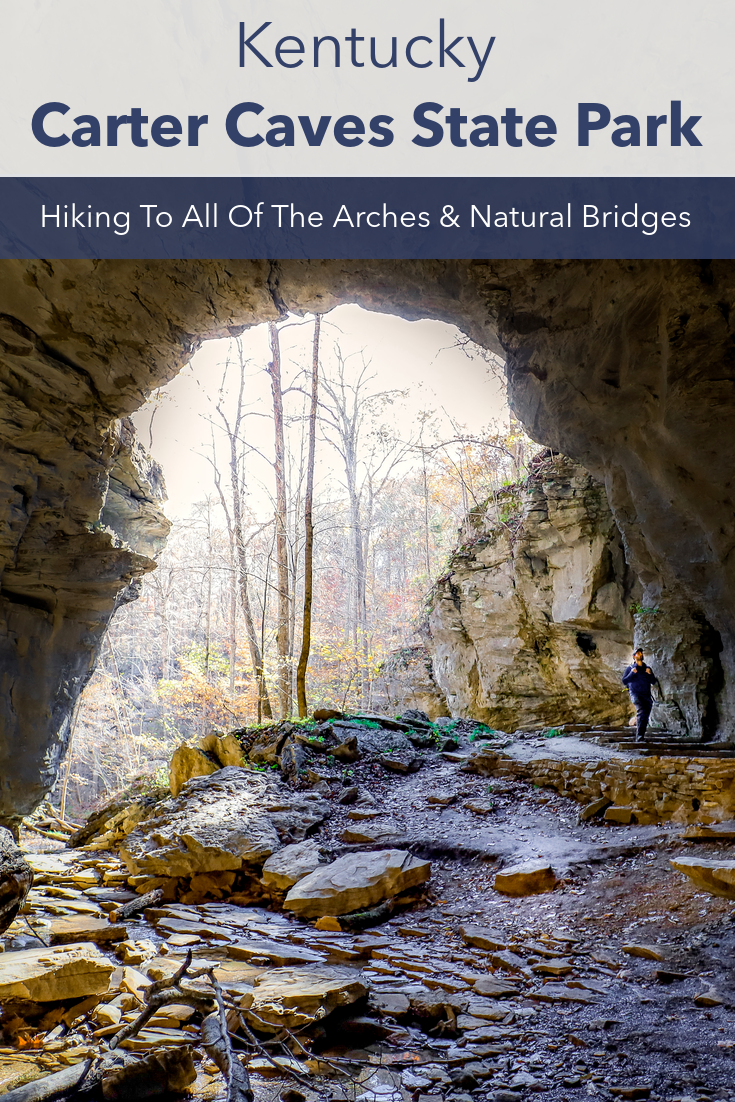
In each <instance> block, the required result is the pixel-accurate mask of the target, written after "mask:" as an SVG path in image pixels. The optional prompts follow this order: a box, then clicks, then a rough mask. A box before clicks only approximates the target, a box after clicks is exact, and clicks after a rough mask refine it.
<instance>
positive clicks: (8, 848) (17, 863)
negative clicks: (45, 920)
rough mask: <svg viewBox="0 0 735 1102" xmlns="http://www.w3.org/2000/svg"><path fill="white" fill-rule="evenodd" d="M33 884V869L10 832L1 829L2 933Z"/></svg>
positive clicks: (0, 900)
mask: <svg viewBox="0 0 735 1102" xmlns="http://www.w3.org/2000/svg"><path fill="white" fill-rule="evenodd" d="M32 884H33V869H32V868H31V866H30V865H29V864H28V862H27V861H26V859H25V858H24V856H23V854H22V853H21V852H20V850H19V849H18V847H17V846H16V844H15V842H14V841H13V836H12V834H11V833H10V831H9V830H5V828H4V827H0V933H2V932H3V930H7V928H8V926H10V924H11V922H12V921H13V919H14V918H15V916H16V915H17V914H18V911H19V910H20V908H21V907H22V906H23V903H24V902H25V898H26V896H27V895H28V892H29V891H30V890H31V886H32Z"/></svg>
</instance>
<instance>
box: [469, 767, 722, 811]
mask: <svg viewBox="0 0 735 1102" xmlns="http://www.w3.org/2000/svg"><path fill="white" fill-rule="evenodd" d="M463 768H464V769H466V770H467V772H469V773H480V774H482V775H483V776H487V777H517V778H518V779H520V780H527V781H529V782H530V783H532V784H535V785H539V786H541V787H547V788H555V789H556V791H557V792H559V793H560V794H561V795H563V796H570V797H571V798H572V799H575V800H578V801H579V802H580V803H583V804H589V803H592V801H593V800H598V799H600V798H601V797H604V798H606V799H608V800H610V802H611V803H613V804H617V805H619V806H621V807H626V808H630V809H631V811H632V812H633V814H634V815H635V819H636V821H637V822H639V823H657V822H662V821H668V820H672V821H673V822H676V823H720V822H727V821H728V820H730V819H732V818H733V817H735V761H733V760H732V759H731V758H685V757H681V758H668V757H667V758H659V757H649V758H640V757H636V758H629V759H626V758H623V757H610V758H607V759H604V758H603V759H601V758H600V757H599V755H595V756H592V755H590V758H589V759H584V758H578V759H576V760H575V759H573V758H562V757H552V756H548V757H544V755H543V754H539V756H538V757H534V758H530V759H528V760H526V761H519V760H517V759H516V758H513V757H511V756H510V755H508V754H503V753H502V752H500V753H499V752H497V751H495V750H491V749H489V748H486V749H482V750H478V751H476V752H475V753H474V754H472V756H471V758H470V759H469V761H468V762H467V765H466V766H463Z"/></svg>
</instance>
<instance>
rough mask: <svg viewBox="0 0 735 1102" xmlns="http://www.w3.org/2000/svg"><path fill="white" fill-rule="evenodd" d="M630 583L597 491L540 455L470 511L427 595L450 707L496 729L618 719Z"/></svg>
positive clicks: (581, 474)
mask: <svg viewBox="0 0 735 1102" xmlns="http://www.w3.org/2000/svg"><path fill="white" fill-rule="evenodd" d="M637 590H638V585H637V580H636V579H635V577H634V576H633V574H632V572H631V571H630V569H629V568H628V566H627V564H626V562H625V557H624V554H623V547H622V540H621V538H620V533H619V532H618V530H617V527H616V525H615V521H614V520H613V517H612V514H611V512H610V509H609V508H608V504H607V499H606V497H605V490H604V487H603V486H602V485H601V483H599V482H597V481H596V479H594V478H592V477H591V476H590V475H589V474H588V473H587V472H586V471H585V470H584V469H583V468H582V467H580V466H578V465H577V464H575V463H573V462H572V461H571V460H569V459H566V458H565V457H563V456H550V455H549V454H548V453H541V455H539V456H538V457H537V459H536V460H535V461H534V463H533V466H532V473H531V476H530V478H529V479H528V480H527V482H525V483H523V484H521V485H519V486H515V487H511V488H509V489H507V490H505V491H504V492H503V493H502V494H501V495H499V497H498V498H493V499H491V500H490V501H488V502H487V503H486V504H485V505H484V506H482V507H481V508H479V509H476V510H474V511H473V512H472V513H471V514H470V516H469V517H468V518H467V520H466V522H465V524H464V526H463V528H462V529H461V530H460V543H459V547H458V548H457V549H456V550H455V551H454V553H453V555H452V556H451V558H450V562H449V566H448V569H447V572H446V574H444V575H443V576H442V578H440V579H439V581H438V583H437V585H436V586H435V589H434V591H433V594H432V598H431V603H430V609H429V614H428V617H427V622H426V628H425V631H426V639H427V648H428V649H429V650H430V652H431V655H432V659H433V668H434V675H435V677H436V679H437V681H438V683H439V685H440V686H441V688H442V689H443V691H444V694H445V696H446V699H447V702H448V704H449V707H450V710H451V712H452V714H453V715H455V716H464V717H469V718H472V719H478V720H481V721H482V722H484V723H487V724H488V725H489V726H491V727H494V728H499V729H500V730H505V731H515V730H516V729H517V728H519V727H528V726H531V727H538V726H543V725H548V726H553V725H554V724H560V723H574V722H582V723H623V722H625V721H626V720H627V719H628V717H629V715H630V712H631V708H630V703H629V701H628V694H627V693H626V692H625V690H624V688H623V686H622V685H621V683H620V677H621V673H622V671H623V669H624V668H625V666H626V664H627V662H628V661H629V660H630V657H629V656H630V640H631V638H632V635H633V618H632V615H631V613H630V611H629V608H630V605H631V603H632V602H633V600H634V599H635V597H636V595H637Z"/></svg>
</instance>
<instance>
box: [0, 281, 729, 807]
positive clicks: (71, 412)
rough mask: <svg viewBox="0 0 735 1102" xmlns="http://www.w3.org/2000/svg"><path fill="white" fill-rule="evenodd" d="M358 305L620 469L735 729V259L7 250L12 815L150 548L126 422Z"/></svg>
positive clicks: (5, 583) (659, 571)
mask: <svg viewBox="0 0 735 1102" xmlns="http://www.w3.org/2000/svg"><path fill="white" fill-rule="evenodd" d="M340 302H357V303H359V304H360V305H362V306H364V307H365V308H367V309H375V310H382V311H386V312H390V313H398V314H400V315H402V316H403V317H405V318H408V319H417V318H438V319H440V320H444V321H448V322H452V323H454V324H456V325H458V326H459V327H460V329H461V330H462V331H463V332H464V333H466V334H468V335H469V336H470V337H472V338H473V339H474V340H477V341H479V342H480V343H481V344H482V345H484V346H485V347H487V348H492V349H494V350H495V351H498V352H501V353H502V354H504V355H505V356H506V359H507V374H508V384H509V394H510V400H511V404H512V406H513V408H514V410H515V412H516V414H517V416H518V417H519V419H520V420H521V422H522V423H523V424H524V426H525V427H526V430H527V431H528V432H529V433H530V434H531V436H532V437H533V438H534V439H535V440H538V441H539V442H540V443H543V444H546V445H550V446H552V447H553V448H554V449H555V450H556V451H559V452H563V453H564V454H566V455H569V456H572V457H573V458H574V459H575V461H577V462H579V463H582V464H583V465H584V467H585V468H586V469H587V470H589V471H590V472H591V473H592V474H593V475H594V476H595V477H597V478H599V479H600V480H602V481H604V483H605V486H606V489H607V493H608V499H609V501H610V504H611V508H612V512H613V515H614V517H615V520H616V523H617V526H618V529H619V530H620V532H621V534H622V538H623V541H624V544H625V547H626V557H627V560H628V562H629V563H630V565H631V566H632V567H633V569H634V571H635V573H636V575H637V576H638V577H639V578H640V579H641V582H642V583H643V586H644V592H643V594H642V597H641V604H642V605H643V606H647V607H648V606H650V607H658V606H663V605H664V601H666V602H667V604H668V605H670V604H672V603H676V605H677V607H678V608H679V609H681V610H682V612H681V615H682V616H684V617H685V618H688V619H689V620H690V621H691V623H692V624H693V625H699V627H700V628H701V631H702V632H703V633H704V634H703V636H702V637H703V638H705V637H706V638H709V639H710V640H711V645H712V653H713V654H716V655H717V660H716V661H713V664H712V673H713V676H712V679H711V681H710V682H709V683H708V686H707V689H706V692H707V694H708V696H710V697H712V694H714V697H715V699H714V704H715V707H710V708H709V717H710V718H709V722H710V723H711V724H712V725H714V726H713V727H712V732H713V733H714V734H718V735H719V734H722V733H728V732H729V731H730V730H731V729H732V722H733V719H735V698H734V693H735V645H734V644H735V555H733V553H732V552H733V547H734V546H735V510H734V509H733V500H732V472H733V470H735V431H734V430H735V424H734V422H735V416H734V415H735V399H734V398H733V379H735V357H734V356H733V341H734V339H735V310H733V305H734V304H735V262H733V261H702V262H698V261H627V260H603V261H586V260H569V261H555V260H477V261H444V260H422V261H403V262H396V261H362V260H359V261H321V260H315V261H306V260H294V261H237V260H226V261H222V260H210V261H200V260H173V261H156V260H150V261H146V260H139V261H100V260H77V261H63V260H24V261H13V260H4V261H0V777H1V778H2V781H1V783H0V819H2V818H3V817H5V818H7V817H12V816H13V815H15V814H19V813H23V812H24V811H26V810H29V809H30V808H31V807H32V806H33V805H34V804H35V803H37V802H38V800H39V799H40V797H41V796H42V795H43V792H44V791H45V790H46V789H47V788H48V787H49V786H50V784H51V783H52V781H53V778H54V775H55V772H56V769H57V766H58V763H59V761H60V758H61V754H62V753H63V747H64V743H65V739H66V735H67V732H68V723H69V716H70V713H71V711H72V710H73V707H74V704H75V701H76V698H77V695H78V692H79V689H80V687H81V686H82V685H83V684H84V682H85V679H86V677H87V676H88V675H89V671H90V668H91V665H92V664H93V661H94V655H95V653H96V648H97V647H98V645H99V640H100V638H101V635H102V633H103V631H104V627H105V625H106V623H107V622H108V620H109V617H110V615H112V612H113V610H114V608H115V605H116V602H117V601H118V600H119V599H120V596H121V594H123V595H124V594H125V592H126V591H128V589H129V586H130V584H131V582H132V581H133V579H134V578H135V576H136V575H137V574H138V573H140V571H141V570H144V569H148V568H149V564H150V559H149V558H148V557H147V556H145V557H143V556H140V555H137V554H136V552H135V551H134V550H133V549H132V548H127V547H121V546H117V545H116V543H115V539H114V537H112V536H111V535H110V532H109V530H108V529H107V527H106V526H105V525H104V524H100V514H101V511H102V509H103V506H104V501H105V497H106V493H107V488H108V485H109V477H110V472H111V469H112V467H113V464H114V454H113V453H114V448H113V447H111V444H110V436H109V429H110V425H111V423H112V422H113V421H115V420H116V419H120V418H123V417H125V416H126V415H128V414H130V413H131V412H133V411H134V410H135V409H137V408H138V407H139V406H140V405H141V403H142V402H143V401H144V400H145V398H146V396H147V395H148V394H149V393H150V392H151V391H152V390H154V389H155V388H156V387H158V386H160V385H161V384H163V383H165V382H166V381H168V380H169V379H171V378H172V377H173V376H174V375H175V374H176V372H177V371H178V370H180V368H181V367H182V366H183V365H184V364H185V363H187V362H188V360H189V359H190V357H191V355H192V353H193V352H194V351H195V350H196V349H197V347H198V346H199V344H200V343H201V341H202V340H204V339H207V338H211V337H215V336H227V335H234V334H237V333H239V332H242V330H243V329H244V328H247V327H248V326H250V325H253V324H256V323H257V322H260V321H265V320H268V319H269V318H277V317H278V316H280V315H281V314H282V313H283V311H284V310H286V309H288V310H293V311H296V312H303V311H306V310H319V311H322V312H323V311H326V310H329V309H331V308H332V307H333V306H336V305H337V304H338V303H340ZM692 630H693V629H692ZM695 665H696V663H695ZM695 672H696V671H695ZM697 676H699V674H697ZM718 681H720V682H721V688H719V689H716V685H717V683H718Z"/></svg>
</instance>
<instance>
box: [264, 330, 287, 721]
mask: <svg viewBox="0 0 735 1102" xmlns="http://www.w3.org/2000/svg"><path fill="white" fill-rule="evenodd" d="M268 335H269V338H270V346H271V356H272V359H271V362H270V363H269V365H268V374H269V375H270V378H271V393H272V395H273V427H274V431H275V463H274V471H275V476H276V515H275V520H276V566H277V570H278V621H277V624H278V626H277V631H276V646H277V649H278V696H279V701H280V707H281V716H282V718H283V719H285V718H286V717H287V716H288V714H289V713H290V711H291V676H290V670H289V655H290V650H291V646H290V644H291V632H290V608H291V591H290V585H289V570H288V504H287V500H286V445H285V439H284V431H283V388H282V383H281V343H280V337H279V333H278V327H277V325H276V323H275V322H273V321H271V322H268Z"/></svg>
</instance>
